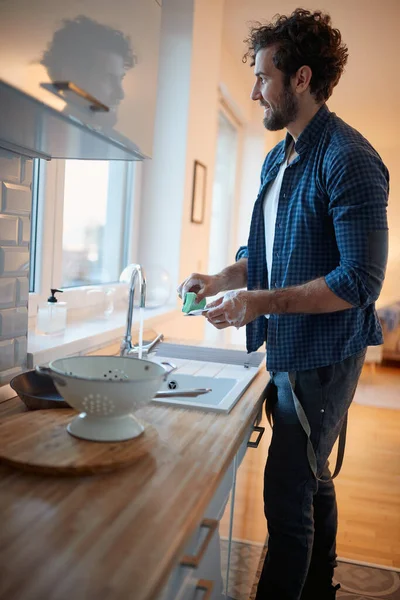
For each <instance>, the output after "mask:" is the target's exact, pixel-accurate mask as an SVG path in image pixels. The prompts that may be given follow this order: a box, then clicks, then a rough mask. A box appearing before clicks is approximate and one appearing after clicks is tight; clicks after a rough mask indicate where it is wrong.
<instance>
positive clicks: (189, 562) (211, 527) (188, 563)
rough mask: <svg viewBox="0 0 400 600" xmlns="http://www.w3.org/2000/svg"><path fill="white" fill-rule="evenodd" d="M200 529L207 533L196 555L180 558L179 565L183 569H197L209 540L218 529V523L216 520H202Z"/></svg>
mask: <svg viewBox="0 0 400 600" xmlns="http://www.w3.org/2000/svg"><path fill="white" fill-rule="evenodd" d="M200 527H204V528H205V529H208V533H207V535H206V537H205V539H204V542H203V543H202V544H201V546H200V548H199V550H198V552H197V554H186V555H185V556H184V557H183V558H182V560H181V565H182V566H183V567H191V568H192V569H197V567H198V566H199V564H200V561H201V559H202V558H203V555H204V553H205V551H206V550H207V546H208V544H209V543H210V542H211V538H212V536H213V535H214V532H215V530H216V529H217V527H218V521H217V519H203V521H202V522H201V524H200Z"/></svg>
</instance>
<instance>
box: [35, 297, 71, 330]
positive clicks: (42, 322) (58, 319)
mask: <svg viewBox="0 0 400 600" xmlns="http://www.w3.org/2000/svg"><path fill="white" fill-rule="evenodd" d="M50 291H51V296H49V298H47V303H46V304H45V305H44V306H39V308H38V314H37V329H38V331H39V332H40V333H46V334H48V333H61V332H63V331H64V330H65V327H66V325H67V303H66V302H59V301H58V300H57V298H56V296H55V295H56V293H59V292H60V293H63V290H56V289H51V290H50Z"/></svg>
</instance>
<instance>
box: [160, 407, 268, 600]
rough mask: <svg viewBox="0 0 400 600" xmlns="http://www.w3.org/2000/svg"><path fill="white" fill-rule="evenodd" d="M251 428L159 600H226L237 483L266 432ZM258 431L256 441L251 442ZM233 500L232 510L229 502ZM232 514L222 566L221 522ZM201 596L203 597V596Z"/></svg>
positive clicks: (254, 427) (258, 428) (256, 427)
mask: <svg viewBox="0 0 400 600" xmlns="http://www.w3.org/2000/svg"><path fill="white" fill-rule="evenodd" d="M257 423H258V419H257V421H256V423H255V424H254V425H251V426H250V427H249V428H248V430H247V431H246V434H245V436H244V439H243V441H242V443H241V445H240V447H239V450H238V451H237V453H236V455H235V457H234V459H233V461H232V462H231V464H230V465H229V467H228V469H227V471H226V472H225V475H224V477H223V479H222V481H221V483H220V485H219V487H218V489H217V491H216V493H215V494H214V496H213V498H212V500H211V502H210V504H209V505H208V507H207V509H206V511H205V513H204V516H203V519H202V520H201V522H200V524H199V526H198V527H197V528H196V531H195V532H194V533H193V535H192V537H191V539H190V541H189V542H188V544H187V546H186V548H185V552H184V555H183V557H182V558H181V561H180V563H179V565H178V566H177V567H176V568H175V569H174V571H173V572H172V574H171V576H170V578H169V580H168V584H167V586H166V588H165V589H164V591H163V593H162V595H161V596H160V598H159V600H224V599H225V598H226V595H225V592H226V589H225V584H224V579H225V581H228V582H229V580H230V577H231V574H230V569H229V555H230V549H231V544H232V527H231V525H232V520H233V518H234V505H235V481H236V476H237V470H238V469H239V467H240V465H241V463H242V461H243V459H244V456H245V454H246V452H247V450H248V448H251V447H253V448H257V447H258V444H259V441H260V439H261V436H262V433H263V428H262V427H261V428H260V427H258V426H257ZM255 431H257V432H258V436H257V439H256V440H255V441H250V438H251V437H252V434H253V432H255ZM229 499H230V503H229V506H227V505H228V501H229ZM226 509H227V510H229V511H230V527H229V530H230V535H229V539H228V564H225V563H224V562H221V549H220V535H219V521H220V519H221V518H222V515H223V514H224V511H225V510H226ZM201 594H202V595H201Z"/></svg>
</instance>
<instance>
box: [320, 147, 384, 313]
mask: <svg viewBox="0 0 400 600" xmlns="http://www.w3.org/2000/svg"><path fill="white" fill-rule="evenodd" d="M326 189H327V192H328V196H329V214H330V215H331V216H332V219H333V225H334V230H335V236H336V242H337V246H338V249H339V254H340V263H339V266H338V267H337V268H336V269H334V270H333V271H331V272H330V273H329V274H328V275H327V276H326V277H325V281H326V284H327V285H328V287H329V288H330V289H331V291H332V292H333V293H334V294H336V295H337V296H339V297H340V298H342V299H343V300H345V301H346V302H349V303H350V304H352V305H353V306H355V307H360V308H366V307H367V306H368V305H369V304H372V303H373V302H375V301H376V300H377V298H378V297H379V294H380V292H381V289H382V284H383V281H384V278H385V271H386V263H387V256H388V224H387V202H388V193H389V174H388V171H387V169H386V167H385V165H384V164H383V162H382V161H381V159H380V158H379V156H378V155H377V154H376V153H375V152H374V150H373V149H372V148H369V147H368V146H361V147H360V146H359V145H356V144H350V145H348V146H347V147H346V148H345V149H343V148H342V149H340V151H339V152H337V153H335V156H334V158H332V160H331V161H330V167H329V170H328V173H327V176H326Z"/></svg>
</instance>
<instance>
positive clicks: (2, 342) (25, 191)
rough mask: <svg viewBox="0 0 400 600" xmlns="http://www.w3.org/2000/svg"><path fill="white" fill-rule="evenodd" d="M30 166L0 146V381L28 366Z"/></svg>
mask: <svg viewBox="0 0 400 600" xmlns="http://www.w3.org/2000/svg"><path fill="white" fill-rule="evenodd" d="M32 170H33V161H32V160H30V159H25V158H23V157H21V156H19V155H17V154H14V153H12V152H9V151H6V150H3V149H1V148H0V385H3V384H6V383H8V382H9V381H10V380H11V379H12V378H13V377H15V376H16V375H18V374H19V373H21V372H22V371H23V370H25V369H26V368H27V333H28V299H29V280H28V277H29V241H30V212H31V203H32V190H31V184H32Z"/></svg>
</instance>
